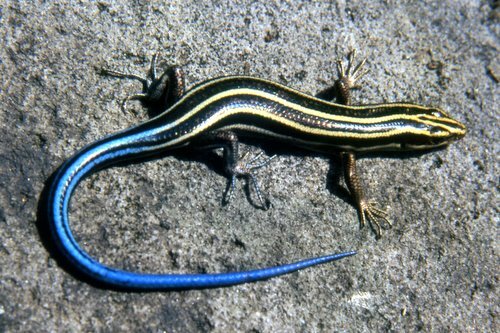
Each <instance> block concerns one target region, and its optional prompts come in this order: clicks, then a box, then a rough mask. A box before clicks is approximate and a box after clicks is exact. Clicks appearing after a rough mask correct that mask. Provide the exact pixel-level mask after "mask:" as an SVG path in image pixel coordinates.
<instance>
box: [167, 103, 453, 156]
mask: <svg viewBox="0 0 500 333" xmlns="http://www.w3.org/2000/svg"><path fill="white" fill-rule="evenodd" d="M238 113H239V114H253V115H257V116H260V117H263V118H268V119H272V120H274V121H276V122H279V123H281V124H283V125H285V126H288V127H290V128H294V129H297V130H299V131H302V132H304V133H307V134H313V135H319V136H324V137H335V138H351V139H377V138H387V137H391V136H395V135H399V134H406V133H412V134H419V135H424V136H428V137H441V136H442V137H446V136H447V134H446V133H442V134H441V135H438V134H432V135H431V134H430V133H429V132H428V131H425V130H418V129H415V128H412V129H393V130H390V131H387V132H384V133H379V132H377V133H352V132H349V131H332V130H327V129H319V128H312V127H308V126H304V125H302V124H298V123H295V122H293V121H291V120H288V119H285V118H283V117H277V116H275V115H273V114H271V113H269V112H268V111H267V110H266V109H258V108H255V107H252V108H249V107H241V108H232V109H228V110H227V111H221V112H219V113H217V114H216V115H215V116H214V117H211V118H209V121H207V122H205V123H203V126H199V127H196V128H194V129H193V130H192V131H191V132H189V133H187V134H186V135H184V136H181V137H178V138H176V139H174V140H171V141H169V142H168V143H166V145H165V146H163V147H168V146H173V145H176V144H178V143H179V142H183V141H187V140H189V139H190V138H192V137H196V136H197V135H199V134H200V133H202V132H204V131H206V129H207V128H208V127H210V126H211V125H213V124H215V123H217V122H218V121H220V120H222V119H224V118H226V117H228V116H231V115H234V114H238Z"/></svg>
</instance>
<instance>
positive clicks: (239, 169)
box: [224, 152, 276, 210]
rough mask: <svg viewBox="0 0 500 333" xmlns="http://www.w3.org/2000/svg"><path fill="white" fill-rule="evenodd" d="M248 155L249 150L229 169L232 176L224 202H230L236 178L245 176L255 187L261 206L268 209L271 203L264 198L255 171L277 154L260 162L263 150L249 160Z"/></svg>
mask: <svg viewBox="0 0 500 333" xmlns="http://www.w3.org/2000/svg"><path fill="white" fill-rule="evenodd" d="M247 156H248V152H247V153H245V154H244V155H243V157H242V158H241V159H240V160H239V161H238V162H237V163H236V165H235V166H234V167H233V168H232V169H231V170H229V172H230V174H231V178H230V180H229V182H230V183H229V184H228V189H227V190H226V194H225V195H224V203H225V204H227V203H229V201H230V199H231V196H232V194H233V192H234V188H235V184H236V178H237V177H245V178H247V179H248V181H249V182H251V186H252V187H253V189H254V191H255V194H256V195H257V199H258V200H259V203H260V206H261V208H263V209H266V210H267V209H268V208H269V203H268V202H266V201H265V200H264V198H263V196H262V192H261V190H260V186H259V182H258V181H257V178H256V177H255V175H254V173H253V171H254V170H257V169H260V168H262V167H264V166H266V165H268V164H269V163H270V162H271V160H273V159H274V158H275V157H276V155H273V156H271V157H268V158H266V159H264V160H263V161H260V162H259V159H261V156H262V152H261V153H259V154H257V155H256V156H254V157H253V158H252V159H251V160H250V161H248V162H247V161H245V160H246V158H247Z"/></svg>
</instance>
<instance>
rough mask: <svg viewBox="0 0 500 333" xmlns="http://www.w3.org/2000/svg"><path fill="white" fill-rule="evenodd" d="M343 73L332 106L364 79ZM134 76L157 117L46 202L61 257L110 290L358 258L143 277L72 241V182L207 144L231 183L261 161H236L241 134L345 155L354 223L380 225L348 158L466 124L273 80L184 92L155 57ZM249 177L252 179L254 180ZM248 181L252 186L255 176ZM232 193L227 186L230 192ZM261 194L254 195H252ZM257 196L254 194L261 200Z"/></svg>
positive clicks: (91, 153)
mask: <svg viewBox="0 0 500 333" xmlns="http://www.w3.org/2000/svg"><path fill="white" fill-rule="evenodd" d="M349 60H350V62H349V65H348V67H347V69H344V67H343V65H342V63H339V72H340V76H341V77H340V80H339V81H338V82H337V88H338V91H339V93H340V97H339V100H340V102H341V103H343V104H349V102H350V98H349V94H348V91H349V89H350V88H352V87H353V86H354V82H355V80H356V79H358V78H359V77H360V76H361V75H362V74H364V73H362V72H360V68H361V67H362V64H363V63H361V64H360V65H358V66H357V67H356V68H354V69H353V68H352V66H351V62H352V60H353V59H352V57H351V58H350V59H349ZM108 74H111V75H115V76H127V77H132V78H137V79H139V80H141V81H142V83H143V84H144V88H145V92H144V93H143V94H140V95H134V96H132V97H130V98H128V99H129V100H130V99H138V100H141V101H142V102H144V104H145V105H146V106H148V107H151V108H154V109H156V110H159V111H160V112H161V113H159V115H158V116H156V117H154V118H152V119H150V120H149V121H146V122H144V123H142V124H139V125H137V126H135V127H132V128H129V129H126V130H124V131H121V132H118V133H116V134H112V135H110V136H108V137H105V138H104V139H101V140H99V141H96V142H94V143H92V144H90V145H88V146H86V147H85V148H83V149H82V150H80V151H79V152H77V153H76V154H75V155H74V156H73V157H71V158H70V159H68V160H67V161H66V162H65V163H64V164H63V165H62V166H61V167H60V168H59V170H58V171H57V173H56V175H55V177H54V180H53V183H52V185H51V186H50V190H49V196H48V205H49V206H48V212H49V216H48V220H49V224H50V228H51V234H52V237H53V240H54V242H55V243H56V245H57V247H58V249H59V251H60V252H61V253H62V254H63V255H64V256H65V257H66V259H67V260H68V261H69V262H70V263H71V264H72V265H73V266H74V267H75V268H76V269H77V270H78V271H79V272H80V273H82V274H84V275H85V276H87V277H89V278H91V279H93V280H96V281H98V282H101V283H104V284H106V285H109V286H112V287H124V288H133V289H189V288H206V287H219V286H227V285H234V284H239V283H245V282H252V281H257V280H262V279H267V278H270V277H274V276H278V275H282V274H286V273H290V272H293V271H296V270H299V269H303V268H306V267H309V266H313V265H317V264H321V263H326V262H330V261H333V260H337V259H341V258H344V257H347V256H351V255H353V254H355V252H354V251H349V252H344V253H340V254H336V255H328V256H323V257H318V258H312V259H307V260H304V261H300V262H296V263H292V264H286V265H282V266H275V267H269V268H264V269H258V270H250V271H242V272H229V273H216V274H148V273H137V272H130V271H124V270H119V269H115V268H112V267H108V266H105V265H103V264H101V263H99V262H97V261H96V260H95V259H94V258H92V257H90V256H89V255H88V254H87V253H86V252H85V251H84V250H83V249H82V248H81V247H80V246H79V244H78V243H77V241H76V240H75V238H74V236H73V234H72V232H71V228H70V221H69V218H68V207H69V204H70V199H71V197H72V194H73V192H74V190H75V188H76V186H77V185H78V183H79V182H80V181H81V180H82V179H84V178H85V177H87V176H89V175H90V174H91V173H93V172H96V171H98V170H100V169H102V168H104V167H109V166H112V165H115V164H117V163H118V162H121V161H123V160H128V159H136V158H139V157H144V156H147V155H152V154H157V153H159V152H161V151H165V150H169V149H173V148H177V147H181V146H185V145H195V144H199V143H200V142H202V141H203V142H205V141H206V140H209V141H210V142H215V143H217V144H221V145H222V146H223V147H224V155H225V157H226V160H227V171H228V173H229V175H230V177H231V184H232V185H234V179H235V177H237V176H240V175H244V176H245V175H246V176H251V177H253V176H252V174H251V171H252V169H255V168H257V167H260V166H262V165H263V164H265V163H260V164H259V165H256V164H241V163H239V161H238V152H237V138H238V136H248V135H249V136H254V137H264V138H268V139H272V140H280V141H282V142H285V143H289V144H292V145H296V146H300V147H303V148H307V149H310V150H313V151H319V152H322V153H325V154H332V153H334V152H338V151H341V152H344V157H345V159H344V161H345V166H346V180H347V183H348V187H349V189H350V191H351V195H352V196H353V198H354V201H355V202H356V205H357V208H358V212H359V213H360V218H361V222H362V223H364V222H365V220H369V221H370V222H372V225H374V226H375V228H376V232H377V234H378V235H379V234H380V225H379V222H378V220H380V219H382V220H387V219H386V215H385V212H384V211H382V210H380V209H378V208H377V207H376V206H375V205H374V204H373V203H372V202H370V201H368V200H366V199H365V198H364V195H363V194H362V190H361V185H360V181H359V178H358V177H357V174H356V170H355V167H354V166H355V159H354V154H355V153H356V152H365V151H381V150H393V151H394V150H396V151H399V150H420V149H429V148H435V147H439V146H444V145H447V144H449V143H450V142H452V141H454V140H456V139H459V138H461V137H462V136H464V134H465V127H464V125H462V124H461V123H460V122H458V121H456V120H453V119H452V118H450V117H449V116H448V115H447V114H446V113H445V112H444V111H442V110H440V109H438V108H430V107H424V106H419V105H415V104H408V103H393V104H374V105H363V106H348V105H343V104H338V103H332V102H329V101H325V100H322V99H319V98H315V97H312V96H310V95H307V94H304V93H301V92H299V91H297V90H294V89H291V88H288V87H286V86H283V85H281V84H278V83H274V82H271V81H267V80H263V79H258V78H253V77H246V76H230V77H222V78H217V79H213V80H209V81H206V82H203V83H201V84H198V85H197V86H195V87H193V88H192V89H191V90H189V91H188V92H186V93H185V92H184V80H183V78H182V75H181V72H180V70H179V69H177V68H171V69H169V70H167V71H166V72H165V73H163V74H162V75H161V76H160V77H157V75H156V57H153V62H152V66H151V71H150V79H151V80H146V79H142V78H140V77H137V76H134V75H125V74H121V73H118V72H112V71H108ZM252 179H253V178H252ZM253 180H254V179H253ZM231 188H232V186H231ZM257 189H258V188H257ZM259 195H260V194H259Z"/></svg>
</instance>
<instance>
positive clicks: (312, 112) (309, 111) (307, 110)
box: [161, 88, 440, 131]
mask: <svg viewBox="0 0 500 333" xmlns="http://www.w3.org/2000/svg"><path fill="white" fill-rule="evenodd" d="M238 95H252V96H258V97H262V98H266V99H269V100H272V101H273V102H276V103H279V104H282V105H284V106H286V107H288V108H290V109H293V110H296V111H298V112H301V113H304V114H307V115H310V116H316V117H319V118H324V119H328V120H333V121H337V122H348V123H352V124H375V123H379V122H389V121H393V120H402V119H405V120H415V119H417V116H415V115H401V114H397V115H390V116H381V117H371V118H358V117H348V116H339V115H334V114H331V113H325V112H320V111H317V110H314V109H310V108H305V107H303V106H300V105H298V104H296V103H292V102H289V101H287V100H285V99H283V98H279V97H276V96H274V95H272V94H269V93H266V92H262V91H259V90H256V89H248V88H241V89H231V90H226V91H223V92H220V93H218V94H216V95H214V96H212V97H210V98H208V99H206V100H204V101H203V102H202V103H200V104H198V105H197V106H196V107H195V108H193V109H191V110H190V111H189V112H187V113H186V114H184V115H183V116H182V117H180V118H178V119H177V120H175V121H173V122H172V123H169V124H167V125H166V126H165V127H163V128H161V131H163V130H167V129H170V128H172V127H175V126H177V125H179V124H180V123H183V122H185V121H187V120H188V119H189V118H191V117H192V116H194V115H196V114H197V113H198V112H199V111H200V110H202V109H204V108H205V107H207V106H208V105H210V104H212V103H215V102H217V101H218V100H221V99H223V98H227V97H233V96H238ZM328 104H330V105H331V106H332V107H333V108H344V109H357V110H368V109H374V108H384V107H385V106H384V104H380V105H377V106H371V107H363V106H359V107H345V106H340V105H338V104H334V103H328ZM390 105H391V106H392V107H395V106H398V105H399V107H408V108H410V107H412V108H413V107H415V106H413V105H412V104H390ZM174 107H175V106H174ZM418 108H419V109H422V110H428V108H424V107H420V106H418ZM267 113H269V112H267ZM428 117H432V116H428ZM435 119H440V118H437V117H435ZM432 124H434V123H432Z"/></svg>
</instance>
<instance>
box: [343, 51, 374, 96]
mask: <svg viewBox="0 0 500 333" xmlns="http://www.w3.org/2000/svg"><path fill="white" fill-rule="evenodd" d="M355 59H356V50H353V51H352V52H351V53H349V55H348V56H347V68H345V66H344V62H343V61H342V60H337V71H338V74H339V80H342V81H343V82H344V83H345V84H346V85H347V88H348V89H357V88H359V87H360V86H359V85H357V84H356V82H357V81H359V80H360V79H361V78H362V77H363V76H365V75H366V74H367V73H368V72H369V70H363V66H364V65H365V63H366V60H367V58H364V59H363V60H361V61H360V62H359V63H358V64H357V65H356V66H354V67H353V65H354V60H355Z"/></svg>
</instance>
